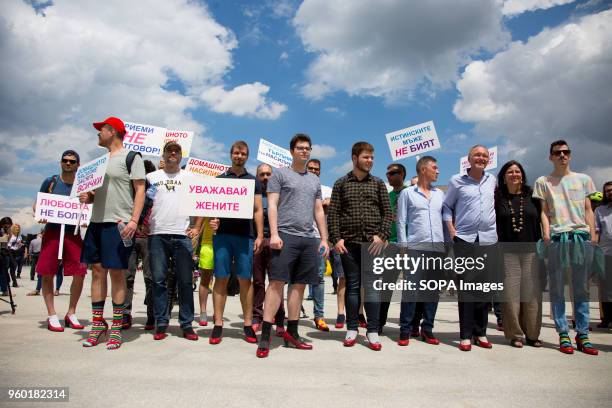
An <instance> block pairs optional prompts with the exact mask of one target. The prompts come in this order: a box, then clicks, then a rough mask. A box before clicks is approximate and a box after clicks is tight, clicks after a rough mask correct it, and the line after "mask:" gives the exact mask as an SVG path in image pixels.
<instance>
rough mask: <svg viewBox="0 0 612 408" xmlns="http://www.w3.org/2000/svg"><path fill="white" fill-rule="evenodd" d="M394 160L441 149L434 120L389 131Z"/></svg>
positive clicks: (389, 141)
mask: <svg viewBox="0 0 612 408" xmlns="http://www.w3.org/2000/svg"><path fill="white" fill-rule="evenodd" d="M386 137H387V143H388V144H389V150H390V151H391V157H392V158H393V161H397V160H401V159H405V158H406V157H411V156H416V155H417V154H423V153H425V152H429V151H431V150H435V149H439V148H440V147H441V146H440V141H439V140H438V135H437V133H436V128H435V126H434V123H433V121H431V120H430V121H429V122H425V123H421V124H419V125H416V126H412V127H409V128H406V129H401V130H396V131H395V132H391V133H387V134H386Z"/></svg>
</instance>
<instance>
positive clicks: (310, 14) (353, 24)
mask: <svg viewBox="0 0 612 408" xmlns="http://www.w3.org/2000/svg"><path fill="white" fill-rule="evenodd" d="M502 19H503V16H502V12H501V3H498V2H492V1H490V0H456V1H454V2H452V5H449V2H448V1H446V0H430V1H404V0H388V1H384V2H376V4H375V5H374V4H373V3H372V2H370V1H366V0H351V1H348V0H346V1H333V2H331V1H326V0H305V1H304V2H303V3H302V4H301V6H300V8H299V9H298V11H297V13H296V15H295V17H294V19H293V24H294V26H295V27H296V30H297V32H298V34H299V36H300V38H301V40H302V43H303V44H304V46H305V48H306V50H307V51H310V52H313V53H315V54H316V59H315V61H314V62H313V63H312V64H311V65H310V66H309V67H308V69H307V71H306V79H307V83H306V85H304V87H303V88H302V91H303V93H304V95H305V96H306V97H308V98H311V99H315V100H318V99H321V98H323V97H324V96H325V95H327V94H329V93H333V92H337V91H344V92H346V93H348V94H349V95H371V96H379V97H384V98H385V99H387V100H389V101H394V100H397V99H398V98H403V97H405V96H406V95H407V94H410V92H413V91H414V90H415V89H419V88H427V87H434V88H446V87H449V86H450V85H451V84H452V83H453V81H455V80H456V79H458V69H459V67H461V66H462V65H464V64H466V63H467V62H469V60H470V56H471V55H474V54H477V53H479V52H481V51H483V50H486V51H495V50H498V49H499V48H500V47H503V46H504V45H505V44H507V42H508V41H509V38H510V37H509V34H508V33H507V32H506V30H505V29H504V27H503V24H502Z"/></svg>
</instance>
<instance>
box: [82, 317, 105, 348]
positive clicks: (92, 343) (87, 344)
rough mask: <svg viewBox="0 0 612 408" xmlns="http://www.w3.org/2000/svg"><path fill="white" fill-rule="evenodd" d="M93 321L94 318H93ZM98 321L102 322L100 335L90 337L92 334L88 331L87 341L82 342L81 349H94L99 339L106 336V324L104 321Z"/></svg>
mask: <svg viewBox="0 0 612 408" xmlns="http://www.w3.org/2000/svg"><path fill="white" fill-rule="evenodd" d="M94 321H96V320H95V318H94ZM99 321H102V322H103V323H104V329H102V330H100V333H99V334H98V336H97V337H92V335H91V333H92V332H93V329H92V330H90V331H89V337H88V338H87V340H85V341H84V342H83V347H94V346H97V345H98V343H100V338H101V337H102V336H108V323H107V322H106V320H104V319H101V320H99Z"/></svg>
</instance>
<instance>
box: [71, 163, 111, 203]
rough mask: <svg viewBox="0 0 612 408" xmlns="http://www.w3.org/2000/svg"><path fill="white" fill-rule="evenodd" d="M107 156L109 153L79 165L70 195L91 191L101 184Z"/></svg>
mask: <svg viewBox="0 0 612 408" xmlns="http://www.w3.org/2000/svg"><path fill="white" fill-rule="evenodd" d="M109 158H110V153H106V154H105V155H103V156H100V157H98V158H97V159H93V160H92V161H90V162H87V163H85V164H82V165H80V166H79V168H78V169H77V172H76V174H75V176H74V183H73V184H72V190H70V197H76V196H78V195H79V194H82V193H87V192H88V191H93V190H95V189H96V188H98V187H100V186H102V184H103V183H104V175H105V174H106V166H108V160H109Z"/></svg>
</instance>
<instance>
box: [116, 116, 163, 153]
mask: <svg viewBox="0 0 612 408" xmlns="http://www.w3.org/2000/svg"><path fill="white" fill-rule="evenodd" d="M124 124H125V136H123V147H125V148H126V149H128V150H133V151H135V152H139V153H141V154H143V155H145V154H146V155H148V156H161V155H162V147H163V146H164V139H165V138H166V128H163V127H158V126H151V125H141V124H138V123H132V122H125V123H124Z"/></svg>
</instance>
